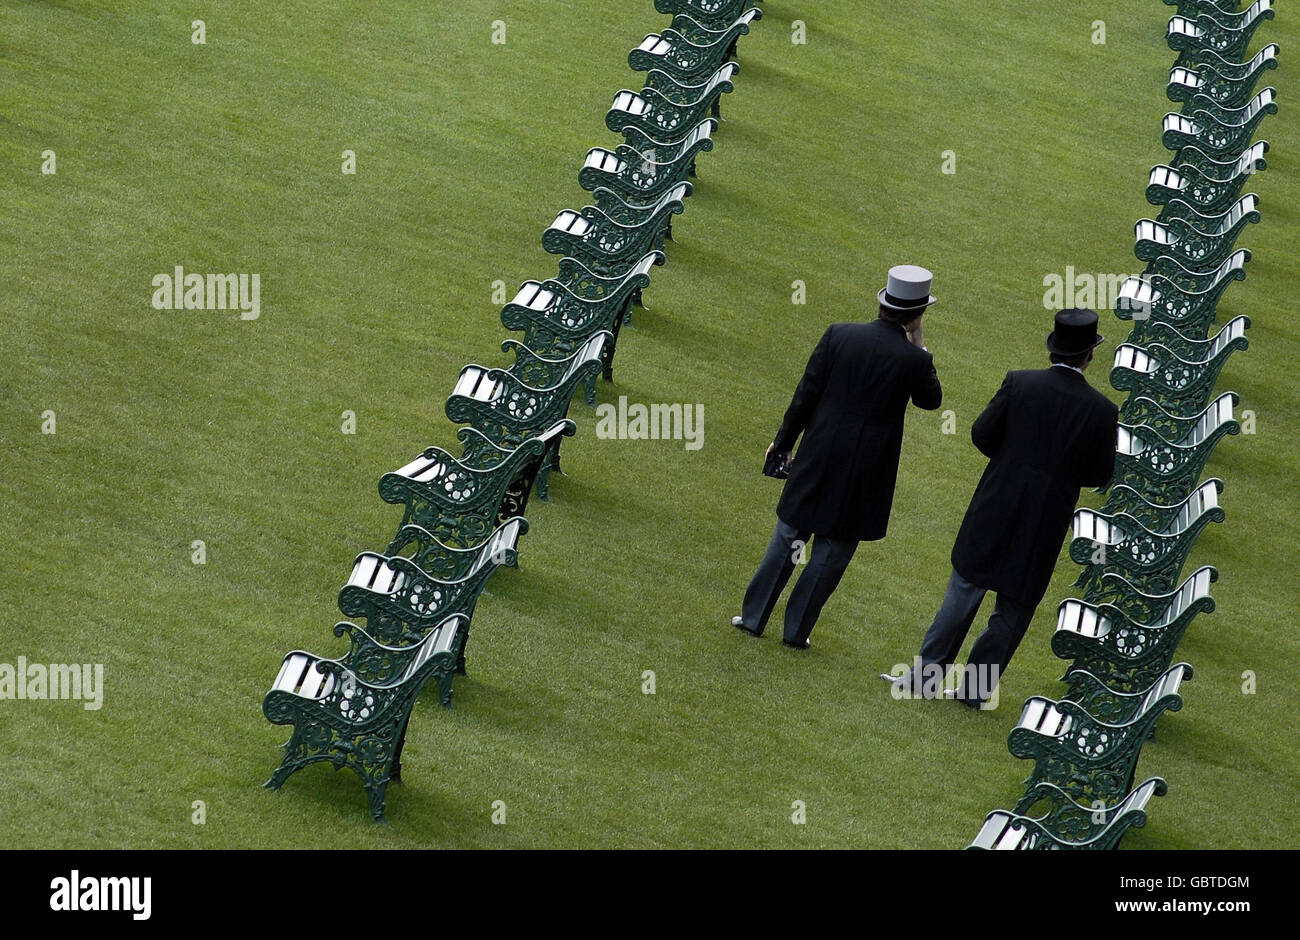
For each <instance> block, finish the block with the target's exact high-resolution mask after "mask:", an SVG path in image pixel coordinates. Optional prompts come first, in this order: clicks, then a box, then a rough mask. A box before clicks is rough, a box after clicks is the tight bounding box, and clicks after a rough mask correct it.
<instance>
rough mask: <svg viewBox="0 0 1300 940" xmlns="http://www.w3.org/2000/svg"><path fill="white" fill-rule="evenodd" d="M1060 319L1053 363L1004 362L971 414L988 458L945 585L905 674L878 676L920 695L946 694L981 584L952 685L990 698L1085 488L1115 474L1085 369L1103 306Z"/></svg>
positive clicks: (1105, 411) (1106, 416) (1101, 400)
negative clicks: (989, 609) (982, 615)
mask: <svg viewBox="0 0 1300 940" xmlns="http://www.w3.org/2000/svg"><path fill="white" fill-rule="evenodd" d="M1055 325H1056V328H1055V330H1053V331H1052V333H1051V334H1050V335H1048V337H1047V349H1048V351H1049V352H1050V353H1051V362H1052V365H1051V366H1050V367H1049V368H1046V369H1038V370H1026V371H1022V372H1008V373H1007V377H1006V379H1004V380H1003V382H1002V387H1001V388H1000V389H998V392H997V394H996V395H994V396H993V400H992V401H991V402H989V405H988V407H987V408H985V409H984V412H983V414H981V415H980V416H979V417H978V418H977V419H976V420H975V423H974V424H973V425H971V440H972V441H973V442H974V444H975V446H976V447H978V448H979V449H980V451H981V453H983V454H984V455H986V456H987V457H988V458H989V462H988V466H987V467H986V468H985V469H984V475H983V476H982V477H981V478H980V481H979V485H978V486H977V487H976V488H975V495H974V496H973V497H972V498H971V501H970V506H969V508H967V510H966V517H965V519H963V520H962V524H961V529H960V531H959V532H958V533H957V541H956V544H955V545H953V549H952V567H953V571H952V576H951V578H950V579H949V581H948V590H947V593H946V594H945V596H944V599H943V604H942V605H941V606H940V608H939V612H938V614H937V615H936V616H935V618H934V623H933V624H931V626H930V629H929V631H928V632H927V633H926V634H925V639H924V640H923V641H922V644H921V652H920V656H919V657H918V660H917V662H916V663H915V664H914V665H913V667H912V668H911V669H910V670H908V671H907V672H906V673H904V674H903V676H901V677H893V676H889V675H885V676H882V678H885V679H889V680H890V681H896V682H898V683H899V685H900V686H901V687H902V688H903V689H905V690H907V691H908V692H910V693H912V694H919V695H921V696H923V697H926V698H932V697H934V696H935V695H937V694H938V690H939V688H940V686H941V685H942V682H943V678H944V676H945V675H946V673H947V671H948V669H949V668H950V667H951V666H952V664H953V663H954V662H955V660H956V658H957V652H958V650H960V649H961V645H962V643H963V641H964V640H965V638H966V633H967V631H969V630H970V626H971V623H972V622H973V621H974V619H975V615H976V614H977V613H978V612H979V607H980V603H981V602H982V601H983V599H984V595H985V593H986V592H988V591H994V592H996V594H997V603H996V605H995V607H994V610H993V615H992V616H991V617H990V618H989V625H988V628H987V629H986V630H985V631H984V632H983V633H982V634H980V636H979V638H978V639H977V640H976V641H975V645H974V646H973V647H972V649H971V653H970V658H969V663H968V665H967V669H966V672H965V674H964V678H963V682H962V685H961V687H960V688H958V689H957V692H956V696H955V697H956V698H958V699H959V700H961V701H962V702H963V703H965V704H967V705H970V706H971V707H979V706H980V705H981V704H982V703H983V702H984V701H985V700H987V698H988V697H989V696H990V694H991V693H992V692H993V691H994V689H996V686H997V682H998V679H999V677H1000V676H1001V674H1002V672H1003V671H1004V670H1005V669H1006V667H1007V664H1008V663H1009V662H1010V661H1011V657H1012V655H1013V654H1014V653H1015V651H1016V647H1017V646H1018V645H1019V644H1020V640H1021V638H1022V637H1023V636H1024V634H1025V631H1026V630H1027V629H1028V627H1029V623H1030V621H1031V620H1032V619H1033V616H1034V610H1035V608H1037V606H1038V603H1039V601H1041V600H1042V598H1043V594H1044V593H1046V591H1047V585H1048V582H1049V581H1051V578H1052V570H1053V569H1054V568H1055V566H1056V559H1057V556H1058V555H1059V554H1060V551H1061V543H1062V541H1063V538H1064V536H1065V534H1066V532H1067V531H1068V530H1069V527H1070V520H1071V517H1072V516H1073V514H1074V509H1075V504H1076V503H1077V502H1078V499H1079V490H1080V488H1081V487H1084V486H1102V485H1104V484H1106V483H1108V482H1109V481H1110V476H1111V472H1112V471H1113V469H1114V464H1115V440H1116V426H1117V422H1118V409H1117V408H1116V407H1115V405H1114V404H1113V403H1112V402H1111V401H1110V399H1108V398H1106V396H1104V395H1103V394H1101V392H1098V391H1097V390H1095V389H1094V388H1092V386H1090V385H1089V384H1088V381H1087V379H1085V378H1084V375H1083V370H1084V369H1086V368H1087V367H1088V364H1089V363H1091V362H1092V354H1093V350H1094V349H1095V348H1096V347H1097V346H1098V345H1099V344H1100V343H1101V342H1102V341H1103V337H1101V336H1099V335H1097V314H1096V313H1094V312H1093V311H1091V310H1080V309H1071V310H1062V311H1061V312H1060V313H1058V314H1057V315H1056V324H1055ZM972 677H975V678H977V679H978V687H977V688H971V687H970V680H971V678H972Z"/></svg>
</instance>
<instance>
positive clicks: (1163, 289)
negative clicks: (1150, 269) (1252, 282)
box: [1115, 248, 1250, 337]
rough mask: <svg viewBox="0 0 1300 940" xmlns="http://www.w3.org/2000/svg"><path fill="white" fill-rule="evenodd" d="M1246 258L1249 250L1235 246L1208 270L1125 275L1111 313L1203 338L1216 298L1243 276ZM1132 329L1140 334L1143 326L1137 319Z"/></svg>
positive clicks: (1210, 319)
mask: <svg viewBox="0 0 1300 940" xmlns="http://www.w3.org/2000/svg"><path fill="white" fill-rule="evenodd" d="M1249 260H1250V252H1249V251H1248V250H1247V249H1245V248H1238V249H1237V250H1236V251H1234V252H1233V253H1232V255H1231V256H1229V257H1228V258H1227V260H1225V261H1224V262H1223V263H1222V264H1220V265H1218V266H1217V267H1216V268H1214V269H1213V270H1212V271H1188V270H1186V269H1183V270H1182V271H1181V272H1179V273H1178V274H1177V275H1176V276H1175V277H1168V276H1166V275H1163V274H1144V275H1142V276H1141V277H1128V278H1125V280H1124V282H1123V283H1122V284H1120V286H1119V298H1118V299H1117V300H1116V302H1115V316H1117V317H1119V318H1120V319H1121V320H1138V321H1143V320H1146V321H1152V320H1154V321H1156V322H1160V323H1166V324H1169V325H1170V326H1173V327H1176V328H1177V329H1178V330H1179V331H1180V332H1182V333H1184V334H1186V335H1188V336H1196V337H1203V336H1205V335H1206V333H1207V332H1208V331H1209V328H1210V324H1212V323H1213V322H1214V315H1215V311H1216V310H1217V308H1218V305H1219V298H1220V297H1222V296H1223V292H1224V291H1225V290H1227V289H1228V285H1229V284H1231V283H1232V282H1233V281H1244V280H1245V279H1246V262H1247V261H1249ZM1170 264H1171V265H1172V264H1173V262H1170ZM1166 270H1170V268H1166ZM1134 328H1135V329H1136V330H1138V331H1139V334H1141V331H1142V330H1143V329H1144V328H1145V327H1144V326H1143V325H1142V324H1141V322H1139V323H1138V324H1137V325H1135V327H1134Z"/></svg>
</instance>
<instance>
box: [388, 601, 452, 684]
mask: <svg viewBox="0 0 1300 940" xmlns="http://www.w3.org/2000/svg"><path fill="white" fill-rule="evenodd" d="M467 622H468V620H467V618H466V617H465V615H464V614H452V615H451V616H450V617H448V618H447V619H446V620H444V621H443V622H442V623H440V624H438V625H437V626H436V627H434V628H433V629H432V630H430V631H429V632H428V633H427V634H426V635H425V637H424V639H423V640H421V641H420V648H419V650H418V651H417V652H416V654H415V655H414V656H413V657H411V661H410V663H408V664H407V666H406V669H405V670H403V672H402V678H401V680H400V681H402V682H407V681H409V680H410V679H412V678H414V677H415V676H417V675H418V674H419V672H420V670H421V669H422V668H423V667H424V664H425V663H427V662H428V661H429V660H430V659H432V658H433V657H434V656H436V655H437V654H438V653H446V652H450V651H451V649H452V647H453V646H454V645H455V643H456V636H457V635H458V634H459V633H460V631H461V630H462V629H463V628H464V626H465V624H466V623H467Z"/></svg>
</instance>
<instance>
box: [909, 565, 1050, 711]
mask: <svg viewBox="0 0 1300 940" xmlns="http://www.w3.org/2000/svg"><path fill="white" fill-rule="evenodd" d="M987 593H988V590H987V589H986V588H982V587H980V586H979V585H976V584H972V583H971V582H969V581H967V580H966V579H965V578H963V577H962V576H961V575H959V574H958V573H957V572H956V571H953V573H952V577H951V578H949V579H948V590H947V591H945V592H944V595H943V603H942V604H941V605H939V612H938V613H937V614H935V615H934V623H932V624H930V629H929V630H927V631H926V633H925V639H924V640H922V641H921V668H922V669H923V670H926V673H927V674H929V675H934V676H942V675H946V674H947V672H948V669H949V668H950V667H951V666H952V664H953V663H954V662H956V661H957V653H958V652H959V651H960V650H961V645H962V643H964V642H965V641H966V634H967V633H968V632H969V631H970V627H971V624H972V623H974V622H975V615H976V614H978V613H979V609H980V604H981V603H983V601H984V595H985V594H987ZM1033 619H1034V608H1033V607H1026V606H1025V605H1023V604H1021V603H1019V602H1018V601H1015V600H1012V599H1011V598H1009V597H1007V596H1005V595H1003V594H999V595H997V603H996V604H995V605H994V607H993V615H992V616H991V617H989V625H988V628H987V629H985V631H984V632H983V633H981V634H980V635H979V638H978V639H977V640H976V641H975V645H974V646H972V647H971V651H970V656H969V657H967V668H968V669H969V668H970V667H972V666H973V667H975V672H974V675H976V676H978V677H979V678H980V684H981V685H982V686H983V688H981V689H967V688H965V687H964V686H963V688H962V689H959V690H958V693H957V694H958V697H959V698H961V699H963V700H966V701H969V702H975V701H980V700H982V699H984V698H987V697H988V694H989V693H990V692H992V690H993V688H994V687H995V686H996V685H997V682H998V679H999V678H1000V677H1001V675H1002V673H1003V672H1005V671H1006V668H1007V664H1008V663H1009V662H1011V657H1012V656H1013V655H1015V652H1016V648H1017V647H1018V646H1019V645H1020V640H1021V639H1022V638H1023V637H1024V635H1025V631H1026V630H1028V629H1029V623H1030V621H1032V620H1033ZM936 664H937V666H938V669H935V668H933V667H935V666H936ZM927 667H930V668H928V669H927ZM967 675H968V677H969V676H970V675H971V673H970V672H968V673H967ZM906 678H907V680H908V681H909V682H910V684H911V686H912V688H913V689H915V690H916V691H922V690H923V689H922V685H921V683H920V680H921V679H922V678H923V677H922V676H917V675H915V670H913V674H912V675H910V676H909V677H906ZM923 691H924V692H925V693H926V694H927V695H934V694H937V692H938V690H937V689H936V688H925V689H924V690H923Z"/></svg>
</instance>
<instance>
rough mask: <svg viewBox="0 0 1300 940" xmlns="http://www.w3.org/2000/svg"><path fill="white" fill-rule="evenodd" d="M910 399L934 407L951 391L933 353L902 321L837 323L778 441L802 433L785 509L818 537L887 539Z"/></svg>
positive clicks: (780, 507)
mask: <svg viewBox="0 0 1300 940" xmlns="http://www.w3.org/2000/svg"><path fill="white" fill-rule="evenodd" d="M909 399H910V400H911V401H912V402H914V403H915V404H916V406H917V407H918V408H924V409H926V410H929V411H933V410H934V409H936V408H938V407H939V404H940V403H941V402H942V401H943V391H942V389H941V388H940V387H939V378H938V376H937V375H936V374H935V370H934V360H933V359H932V357H931V356H930V354H929V353H928V352H926V351H925V350H924V349H921V348H920V347H918V346H914V345H912V343H910V342H909V341H908V339H907V334H906V333H905V332H904V331H903V328H902V327H901V326H899V325H898V324H895V323H889V322H887V321H885V320H876V321H874V322H872V323H836V324H833V325H832V326H830V327H828V328H827V330H826V332H825V334H823V335H822V338H821V342H819V343H818V344H817V348H816V349H815V350H813V354H812V358H810V359H809V360H808V367H807V369H805V370H804V374H803V378H802V379H801V380H800V381H799V387H798V388H797V389H795V392H794V398H793V399H791V401H790V407H789V408H788V409H786V412H785V420H784V421H783V422H782V423H781V430H780V431H778V432H777V435H776V439H775V441H774V443H775V444H776V450H777V451H779V452H781V453H789V452H790V451H791V450H792V449H793V447H794V444H795V440H796V439H797V438H798V437H799V435H800V434H801V433H802V434H803V442H802V443H801V444H800V445H799V453H798V454H797V455H796V456H795V458H794V463H793V465H792V466H791V468H790V478H789V479H788V480H787V481H786V484H785V490H784V491H783V492H782V493H781V501H780V502H779V503H778V504H777V507H776V514H777V515H778V516H780V517H781V519H783V520H784V521H785V522H786V523H788V524H789V525H792V526H794V527H795V528H796V529H803V530H805V531H809V532H813V533H816V534H818V535H826V536H830V537H832V538H844V539H856V540H858V541H871V540H874V539H881V538H884V537H885V529H886V528H887V527H888V525H889V510H890V507H891V506H892V504H893V501H894V481H895V479H896V477H897V476H898V453H899V450H900V449H901V448H902V444H903V414H904V412H905V411H906V409H907V402H908V400H909Z"/></svg>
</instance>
